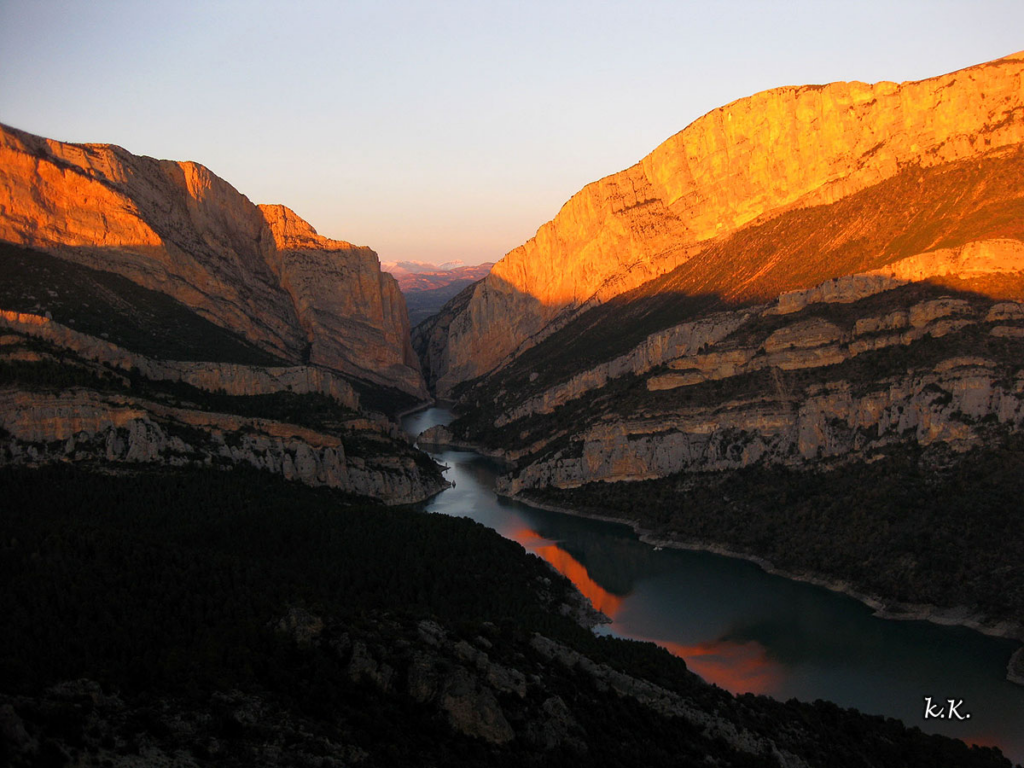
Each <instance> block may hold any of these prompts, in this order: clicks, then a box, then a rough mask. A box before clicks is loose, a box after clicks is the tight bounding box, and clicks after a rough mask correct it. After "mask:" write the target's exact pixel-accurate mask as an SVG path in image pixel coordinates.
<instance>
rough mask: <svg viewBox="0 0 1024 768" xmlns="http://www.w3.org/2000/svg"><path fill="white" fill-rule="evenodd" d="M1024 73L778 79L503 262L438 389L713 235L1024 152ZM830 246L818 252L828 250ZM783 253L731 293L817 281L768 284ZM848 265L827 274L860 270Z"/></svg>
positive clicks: (692, 251)
mask: <svg viewBox="0 0 1024 768" xmlns="http://www.w3.org/2000/svg"><path fill="white" fill-rule="evenodd" d="M1022 76H1024V53H1019V54H1015V55H1013V56H1009V57H1006V58H1004V59H1000V60H998V61H995V62H991V63H988V64H983V65H979V66H976V67H971V68H968V69H964V70H960V71H958V72H954V73H951V74H948V75H943V76H940V77H935V78H931V79H929V80H923V81H920V82H908V83H902V84H896V83H891V82H881V83H875V84H865V83H856V82H854V83H832V84H829V85H825V86H805V87H784V88H777V89H773V90H770V91H765V92H763V93H759V94H756V95H754V96H751V97H749V98H746V99H741V100H739V101H736V102H733V103H732V104H728V105H726V106H724V107H721V108H719V109H716V110H714V111H712V112H710V113H708V114H707V115H705V116H704V117H702V118H700V119H698V120H697V121H695V122H694V123H692V124H691V125H690V126H688V127H687V128H685V129H684V130H683V131H681V132H680V133H678V134H676V135H675V136H673V137H671V138H670V139H668V140H667V141H665V142H664V143H663V144H662V145H660V146H659V147H658V148H657V149H655V150H654V151H653V152H652V153H651V154H650V155H648V156H647V157H645V158H644V159H643V160H642V161H640V162H639V163H637V164H636V165H634V166H632V167H631V168H628V169H626V170H624V171H622V172H620V173H616V174H613V175H611V176H608V177H606V178H604V179H601V180H600V181H596V182H594V183H592V184H589V185H587V186H586V187H584V188H583V189H582V190H581V191H580V192H578V193H577V194H576V195H574V196H573V197H572V199H570V200H569V201H568V202H567V203H566V204H565V205H564V206H563V207H562V209H561V210H560V211H559V212H558V214H557V215H556V216H555V218H554V219H553V220H552V221H550V222H548V223H547V224H545V225H543V226H542V227H541V228H540V229H539V230H538V232H537V235H536V236H535V237H534V238H533V239H531V240H529V241H528V242H526V243H525V244H523V245H522V246H520V247H519V248H517V249H515V250H513V251H512V252H510V253H509V254H508V255H506V256H505V257H504V258H503V259H502V260H501V261H499V262H498V263H497V264H496V265H495V266H494V268H493V269H492V271H491V274H490V275H489V276H488V277H487V278H486V279H485V280H484V282H483V283H481V284H480V285H478V286H477V287H476V289H475V291H474V294H473V298H472V300H471V301H470V302H469V303H468V304H467V305H466V306H465V307H464V308H462V309H461V310H460V311H459V314H458V316H457V317H456V318H455V319H454V320H453V321H452V322H451V325H450V327H449V329H448V330H447V332H446V335H447V349H446V354H445V356H444V357H443V358H439V360H438V363H437V366H436V367H437V370H436V374H437V376H436V378H437V380H438V388H439V391H442V392H443V391H445V390H448V389H450V388H451V387H453V386H454V385H455V384H457V383H459V382H460V381H465V380H469V379H472V378H475V377H476V376H479V375H481V374H483V373H486V372H487V371H489V370H491V369H493V368H494V367H495V366H497V365H500V364H502V362H503V361H504V360H506V359H507V356H508V355H510V354H512V353H514V352H515V351H516V350H517V349H524V348H526V347H528V346H530V345H532V344H533V343H536V341H537V340H538V339H539V338H542V337H543V335H544V332H545V329H546V327H547V326H548V324H549V323H552V322H553V321H554V320H555V319H556V318H557V317H558V316H559V315H560V313H562V312H563V311H564V310H566V309H568V310H572V309H575V308H578V307H580V306H583V305H589V304H595V303H597V304H599V303H603V302H606V301H608V300H609V299H611V298H614V297H616V296H619V295H620V294H623V293H625V292H627V291H630V290H632V289H634V288H637V287H638V286H640V285H642V284H643V283H645V282H647V281H650V280H651V279H653V278H656V277H658V276H659V275H662V274H665V273H667V272H669V271H671V270H673V269H675V268H676V267H678V266H680V265H682V264H684V263H688V262H690V261H691V260H694V262H695V263H696V262H697V261H699V260H700V259H703V258H704V255H703V254H704V252H705V251H706V249H707V248H709V247H711V245H712V244H715V243H721V242H722V241H723V240H725V239H727V238H729V237H731V236H733V235H735V234H737V233H740V232H742V231H745V229H746V228H750V227H755V226H759V225H761V224H764V223H765V222H768V221H771V220H773V219H774V218H776V217H778V216H780V215H782V214H784V213H787V212H793V211H796V210H807V209H810V208H813V207H817V206H828V205H834V204H836V203H838V202H839V201H842V200H846V199H849V198H850V197H851V196H853V195H856V194H858V193H861V192H863V191H865V190H868V189H871V188H872V187H874V186H877V185H879V184H882V183H885V182H888V181H889V180H891V179H894V178H896V177H898V176H899V175H900V174H903V173H906V172H907V171H908V169H920V170H922V171H926V172H927V171H930V170H933V169H939V168H942V167H945V166H947V165H952V164H956V163H958V162H959V163H962V162H968V161H969V162H975V161H979V162H986V161H987V160H988V159H989V158H992V157H999V156H1001V155H1004V154H1005V153H1006V152H1008V151H1013V149H1014V148H1018V147H1020V146H1021V145H1022V144H1024V121H1022V120H1020V119H1019V118H1018V117H1017V114H1018V113H1019V111H1020V109H1021V108H1022V106H1024V85H1022ZM1019 186H1020V185H1019V184H1018V187H1019ZM1004 192H1005V190H988V191H987V192H986V194H992V195H994V196H995V197H996V198H998V197H1000V196H1001V195H1003V193H1004ZM902 202H904V201H901V203H902ZM906 202H907V204H908V205H906V206H904V207H903V208H901V210H900V213H901V214H902V213H907V215H908V222H907V223H909V220H910V219H912V218H913V215H916V213H920V211H918V212H915V211H914V209H913V205H912V203H913V198H912V197H911V198H910V199H908V200H907V201H906ZM993 215H995V214H993ZM864 226H865V227H866V228H870V227H871V226H872V223H871V222H870V221H865V222H864ZM963 242H967V240H963V241H962V242H956V243H947V244H946V245H962V244H963ZM935 245H938V244H932V245H930V246H926V247H923V248H922V249H921V250H922V251H925V250H929V249H930V248H931V247H935ZM841 246H842V243H838V244H836V243H832V244H831V247H832V248H833V250H841ZM816 250H817V249H809V251H808V253H807V254H806V255H807V256H808V257H809V258H810V257H817V256H819V255H821V254H819V253H817V252H811V251H816ZM875 255H879V254H875ZM901 255H902V256H904V257H905V256H910V255H913V253H904V254H901ZM772 258H773V256H772V254H771V249H768V250H767V251H766V252H765V253H764V254H762V262H763V263H761V264H760V267H761V268H763V272H757V273H755V274H754V275H753V276H748V277H744V278H741V277H738V276H737V278H736V281H737V282H738V283H743V285H742V286H737V285H735V284H730V286H729V288H730V290H732V289H738V288H739V287H742V288H743V289H744V290H746V291H747V292H748V293H757V290H756V289H757V286H758V285H761V284H763V286H762V287H764V288H765V290H767V289H768V287H771V286H769V285H768V284H769V283H772V285H773V286H774V284H775V283H780V285H779V286H775V287H778V288H779V290H781V291H785V290H791V289H794V288H802V287H809V286H808V285H801V284H798V283H799V282H800V274H798V272H799V270H796V271H795V272H794V273H793V274H791V275H789V276H788V277H786V279H782V278H780V276H779V275H778V274H777V273H776V274H774V275H771V280H768V279H767V278H768V277H769V274H768V273H769V272H770V271H771V269H772V267H773V264H772ZM704 266H705V267H706V269H705V271H704V272H703V273H702V278H701V279H700V280H697V281H696V282H697V283H698V284H701V283H704V282H706V280H711V279H712V278H714V276H715V274H716V272H715V270H716V269H717V267H715V266H714V265H711V264H705V265H704ZM848 266H849V265H846V266H844V267H842V268H841V269H840V270H839V271H838V272H837V273H836V274H825V275H824V276H823V277H822V276H819V277H820V279H828V278H831V277H836V276H839V275H840V274H849V273H850V271H849V269H848V268H847V267H848ZM870 266H871V267H874V266H879V265H878V264H872V265H870ZM854 271H856V269H855V270H854ZM784 277H785V276H784ZM787 279H788V282H789V283H790V284H786V280H787ZM751 281H753V282H751ZM758 281H760V283H759V282H758ZM819 281H820V280H819ZM747 283H750V284H749V285H747ZM777 293H778V291H776V295H777ZM432 365H433V363H432Z"/></svg>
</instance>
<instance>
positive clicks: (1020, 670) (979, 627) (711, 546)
mask: <svg viewBox="0 0 1024 768" xmlns="http://www.w3.org/2000/svg"><path fill="white" fill-rule="evenodd" d="M474 450H475V449H474ZM496 493H498V495H499V496H503V497H505V498H508V499H512V500H514V501H518V502H521V503H523V504H529V505H530V506H532V507H537V508H538V509H544V510H547V511H549V512H558V513H560V514H566V515H573V516H576V517H583V518H588V519H591V520H601V521H603V522H607V523H617V524H620V525H626V526H629V527H630V528H631V529H632V530H633V531H634V533H636V535H637V536H638V537H639V538H640V540H641V541H642V542H644V543H645V544H649V545H651V546H653V547H671V548H673V549H684V550H692V551H700V552H710V553H712V554H716V555H722V556H724V557H731V558H735V559H739V560H747V561H749V562H752V563H754V564H755V565H757V566H758V567H759V568H761V569H762V570H763V571H765V572H766V573H770V574H772V575H775V576H781V577H783V578H786V579H790V580H793V581H800V582H804V583H807V584H813V585H815V586H819V587H824V588H825V589H829V590H831V591H833V592H837V593H840V594H843V595H846V596H848V597H852V598H853V599H855V600H857V601H858V602H861V603H863V604H864V605H866V606H868V607H869V608H871V609H872V610H873V611H874V615H875V616H877V617H878V618H881V619H889V620H894V621H928V622H931V623H933V624H938V625H941V626H961V627H966V628H968V629H971V630H974V631H976V632H980V633H982V634H985V635H989V636H991V637H1001V638H1007V639H1010V640H1021V641H1024V625H1022V624H1021V623H1020V622H1014V621H1009V620H1005V619H1004V620H995V619H992V618H990V617H988V616H986V615H985V614H983V613H980V612H978V611H973V610H972V609H971V608H970V607H969V606H957V607H953V608H941V607H939V606H936V605H929V604H923V603H901V602H899V601H895V600H889V599H886V598H884V597H881V596H879V595H872V594H868V593H866V592H862V591H860V590H858V589H857V588H856V587H855V586H854V585H853V584H851V583H850V582H849V581H846V580H844V579H838V578H834V577H830V576H827V575H825V574H821V573H811V572H796V571H787V570H785V569H782V568H779V567H777V566H776V565H775V564H774V563H772V562H770V561H768V560H766V559H765V558H763V557H759V556H757V555H754V554H751V553H747V552H739V551H736V550H731V549H729V548H728V547H725V546H723V545H721V544H718V543H717V542H713V541H708V540H698V539H675V538H666V537H665V535H664V534H659V533H658V532H656V531H652V530H650V529H647V528H644V527H643V526H642V525H641V524H640V522H639V521H638V520H630V519H628V518H623V517H617V516H615V515H609V514H603V513H601V512H599V511H596V510H584V509H577V508H573V507H566V506H564V505H558V504H550V503H547V502H544V501H540V500H537V499H532V498H530V497H529V496H525V495H523V494H507V493H500V492H497V491H496ZM1006 679H1007V680H1009V681H1010V682H1012V683H1016V684H1017V685H1021V686H1024V646H1022V647H1021V648H1019V649H1018V650H1017V651H1016V652H1015V653H1014V654H1013V656H1012V657H1011V658H1010V661H1009V663H1008V665H1007V673H1006Z"/></svg>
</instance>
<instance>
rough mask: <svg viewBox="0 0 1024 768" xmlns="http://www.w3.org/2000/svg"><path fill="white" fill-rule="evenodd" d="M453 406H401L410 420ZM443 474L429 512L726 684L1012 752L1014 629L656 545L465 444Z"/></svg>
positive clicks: (1020, 755)
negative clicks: (953, 712) (472, 530)
mask: <svg viewBox="0 0 1024 768" xmlns="http://www.w3.org/2000/svg"><path fill="white" fill-rule="evenodd" d="M451 418H452V416H451V414H450V412H448V411H447V410H444V409H439V408H432V409H429V410H426V411H421V412H419V413H416V414H413V415H411V416H409V417H407V418H406V420H405V422H404V426H405V428H406V429H407V431H409V432H410V433H412V434H419V433H420V432H421V431H422V430H424V429H426V428H428V427H430V426H433V425H434V424H439V423H445V424H446V423H448V422H449V421H450V420H451ZM433 455H434V457H435V459H437V460H438V461H439V462H441V463H442V464H445V465H447V466H449V467H450V468H449V469H448V470H447V471H446V472H445V476H446V477H447V478H448V479H449V480H453V481H454V482H455V487H453V488H449V489H448V490H446V491H444V492H442V493H441V494H439V495H438V496H436V497H435V498H434V499H432V500H430V501H429V502H427V503H426V504H425V509H426V511H428V512H435V513H440V514H446V515H455V516H461V517H469V518H472V519H473V520H476V521H478V522H480V523H483V524H484V525H487V526H489V527H491V528H493V529H494V530H496V531H497V532H498V533H500V534H501V535H502V536H505V537H507V538H510V539H513V540H515V541H518V542H519V543H520V544H522V545H523V546H524V547H526V549H527V550H529V551H531V552H533V553H535V554H536V555H538V556H540V557H542V558H543V559H544V560H546V561H547V562H549V563H550V564H551V565H552V566H554V567H555V568H556V569H557V570H559V571H560V572H561V573H563V574H565V575H566V576H567V577H568V578H569V579H571V580H572V581H573V583H574V584H576V586H577V587H578V588H579V589H580V591H581V592H583V594H585V595H586V596H587V597H588V598H590V600H591V601H592V602H593V603H594V605H595V606H596V607H597V608H599V609H600V610H602V611H603V612H604V613H605V614H606V615H607V616H608V617H609V618H611V619H612V623H611V624H609V625H606V626H604V627H601V628H600V629H599V630H598V631H602V632H606V633H609V634H613V635H617V636H620V637H629V638H635V639H643V640H652V641H654V642H657V643H658V644H660V645H662V646H664V647H665V648H667V649H668V650H669V651H671V652H672V653H674V654H676V655H679V656H681V657H683V658H684V659H686V662H687V664H688V665H689V667H690V669H692V670H693V671H695V672H697V673H698V674H699V675H701V676H702V677H703V678H704V679H706V680H708V681H709V682H712V683H715V684H717V685H720V686H722V687H723V688H726V689H728V690H730V691H733V692H734V693H743V692H752V693H762V694H767V695H770V696H773V697H775V698H778V699H782V700H785V699H789V698H793V697H795V698H798V699H802V700H804V701H814V700H815V699H827V700H830V701H834V702H836V703H837V704H840V705H841V706H848V707H856V708H857V709H859V710H861V711H862V712H866V713H869V714H878V715H886V716H889V717H897V718H899V719H901V720H902V721H903V722H905V723H906V724H907V725H911V726H918V727H920V728H921V729H922V730H924V731H927V732H930V733H944V734H946V735H949V736H956V737H958V738H962V739H964V740H965V741H967V742H968V743H974V744H984V745H994V746H999V747H1000V748H1001V749H1002V750H1003V752H1004V753H1005V754H1006V755H1007V756H1008V757H1010V758H1011V759H1012V760H1013V761H1014V762H1018V763H1019V762H1024V688H1022V687H1020V686H1017V685H1014V684H1013V683H1010V682H1008V681H1007V680H1006V664H1007V662H1008V661H1009V658H1010V655H1011V654H1012V652H1013V651H1014V650H1015V648H1016V647H1017V644H1016V643H1015V642H1013V641H1009V640H1004V639H1001V638H993V637H988V636H985V635H982V634H980V633H978V632H974V631H972V630H969V629H965V628H962V627H944V626H939V625H936V624H932V623H929V622H924V621H891V620H885V619H879V618H876V617H875V616H873V615H872V610H871V609H870V608H868V607H867V606H865V605H863V604H862V603H859V602H857V601H856V600H854V599H853V598H850V597H847V596H845V595H842V594H838V593H835V592H831V591H829V590H827V589H824V588H822V587H816V586H813V585H810V584H805V583H802V582H797V581H792V580H789V579H786V578H783V577H781V576H774V575H772V574H769V573H765V572H764V571H763V570H761V569H760V568H759V567H758V566H757V565H755V564H754V563H751V562H748V561H746V560H740V559H736V558H729V557H723V556H721V555H715V554H712V553H707V552H692V551H687V550H678V549H670V548H666V549H656V548H655V547H652V546H650V545H648V544H644V543H643V542H641V541H640V540H639V538H638V537H637V536H636V534H634V533H633V531H632V530H631V529H630V528H629V527H628V526H625V525H619V524H615V523H608V522H603V521H599V520H591V519H587V518H581V517H574V516H572V515H566V514H561V513H557V512H549V511H546V510H541V509H537V508H535V507H531V506H529V505H528V504H524V503H520V502H516V501H511V500H509V499H504V498H500V497H498V496H497V495H496V494H495V493H494V481H495V478H496V477H497V476H498V474H500V472H501V470H500V468H499V467H498V466H497V465H496V464H495V463H494V462H493V461H491V460H489V459H486V458H484V457H482V456H480V455H479V454H477V453H474V452H472V451H449V450H445V451H441V452H439V453H436V454H433ZM926 696H930V697H932V699H933V701H941V702H945V701H946V700H947V699H950V698H952V699H954V700H961V699H962V700H963V702H964V703H963V705H962V706H960V707H959V712H960V713H961V714H963V715H966V714H968V713H969V714H970V718H969V719H965V720H963V721H959V720H952V721H950V720H936V719H929V720H927V721H926V720H925V719H924V700H925V697H926Z"/></svg>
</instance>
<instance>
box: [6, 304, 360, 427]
mask: <svg viewBox="0 0 1024 768" xmlns="http://www.w3.org/2000/svg"><path fill="white" fill-rule="evenodd" d="M0 329H7V330H10V331H12V332H14V334H18V335H25V336H31V337H34V338H38V339H43V340H45V341H47V342H50V343H52V344H54V345H56V346H58V347H61V348H63V349H69V350H72V351H74V352H75V353H76V354H78V355H80V356H81V357H83V358H85V359H88V360H92V361H95V362H97V363H102V364H104V365H107V366H109V367H111V368H116V369H118V370H120V371H123V372H125V373H128V372H130V371H131V370H132V369H135V370H136V371H138V372H139V373H140V374H141V375H142V376H143V377H144V378H147V379H152V380H156V381H181V382H184V383H186V384H190V385H191V386H194V387H196V388H197V389H202V390H206V391H208V392H216V391H223V392H225V393H226V394H229V395H237V396H252V395H266V394H271V393H274V392H295V393H296V394H307V393H314V392H315V393H319V394H323V395H326V396H327V397H330V398H331V399H333V400H336V401H337V402H338V403H340V404H342V405H344V406H346V407H348V408H351V409H353V410H358V409H359V395H358V393H357V392H356V391H355V390H354V389H353V387H352V385H351V384H350V383H349V382H348V381H346V380H345V379H343V378H341V377H339V376H337V375H336V374H333V373H331V372H330V371H329V370H326V369H324V368H317V367H314V366H308V365H298V366H288V367H274V366H256V365H241V364H237V363H219V362H193V361H180V360H157V359H154V358H150V357H146V356H145V355H140V354H137V353H135V352H131V351H129V350H127V349H125V348H124V347H121V346H118V345H117V344H114V343H112V342H109V341H106V340H105V339H99V338H96V337H95V336H90V335H89V334H85V333H80V332H78V331H75V330H73V329H71V328H68V327H67V326H65V325H62V324H61V323H58V322H56V321H54V320H52V319H50V318H48V317H45V316H41V315H34V314H31V313H28V312H12V311H10V310H0ZM2 338H3V337H0V344H2ZM16 339H17V336H14V337H13V338H12V341H14V340H16Z"/></svg>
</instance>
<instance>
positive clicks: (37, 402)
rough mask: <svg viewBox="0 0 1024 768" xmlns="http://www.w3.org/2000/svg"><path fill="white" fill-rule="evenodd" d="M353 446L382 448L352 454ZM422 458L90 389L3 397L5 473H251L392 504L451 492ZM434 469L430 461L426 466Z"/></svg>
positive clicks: (356, 433)
mask: <svg viewBox="0 0 1024 768" xmlns="http://www.w3.org/2000/svg"><path fill="white" fill-rule="evenodd" d="M346 440H349V441H352V442H353V444H355V445H357V446H361V445H362V444H365V443H366V441H367V440H371V441H377V442H379V443H381V447H380V448H379V450H378V451H376V452H373V453H372V454H371V455H364V456H358V455H352V452H351V450H349V451H346V448H345V443H346ZM424 458H425V457H422V455H417V454H416V452H414V451H413V450H411V449H409V448H406V450H405V451H404V452H399V451H397V450H395V446H394V444H393V441H390V440H389V439H387V437H386V436H384V435H380V434H375V433H373V432H372V430H371V431H365V430H362V431H360V430H350V431H348V432H345V433H344V434H342V435H337V434H326V433H321V432H317V431H314V430H312V429H308V428H304V427H301V426H296V425H294V424H288V423H285V422H280V421H274V420H270V419H259V418H246V417H242V416H236V415H228V414H220V413H209V412H203V411H198V410H192V409H185V408H176V407H170V406H166V405H162V404H160V403H156V402H151V401H147V400H141V399H138V398H134V397H127V396H123V395H116V394H107V393H100V392H94V391H90V390H85V389H77V388H75V389H65V390H63V391H61V392H59V393H46V392H27V391H21V390H16V389H14V390H12V389H4V390H3V391H0V465H12V464H13V465H18V464H30V465H36V464H40V463H49V462H54V461H65V462H68V461H72V462H87V463H90V464H92V463H95V462H97V461H101V462H105V463H106V464H107V465H108V466H111V465H113V466H116V465H131V464H159V465H162V466H170V467H194V466H216V467H223V468H229V467H232V466H236V465H249V466H252V467H255V468H257V469H260V470H263V471H265V472H270V473H272V474H278V475H281V476H283V477H284V478H285V479H288V480H298V481H301V482H303V483H306V484H308V485H314V486H316V485H326V486H330V487H332V488H338V489H340V490H344V491H348V492H350V493H353V494H357V495H360V496H369V497H371V498H375V499H379V500H381V501H383V502H384V503H386V504H408V503H413V502H416V501H422V500H423V499H424V498H427V497H429V496H431V495H433V494H435V493H437V492H439V491H441V490H442V489H443V488H444V487H445V485H446V484H445V482H444V480H443V479H441V477H440V473H439V472H437V471H436V469H434V468H431V467H428V466H427V465H426V464H425V463H424ZM427 461H429V460H427Z"/></svg>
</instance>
